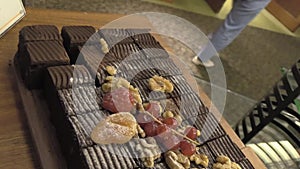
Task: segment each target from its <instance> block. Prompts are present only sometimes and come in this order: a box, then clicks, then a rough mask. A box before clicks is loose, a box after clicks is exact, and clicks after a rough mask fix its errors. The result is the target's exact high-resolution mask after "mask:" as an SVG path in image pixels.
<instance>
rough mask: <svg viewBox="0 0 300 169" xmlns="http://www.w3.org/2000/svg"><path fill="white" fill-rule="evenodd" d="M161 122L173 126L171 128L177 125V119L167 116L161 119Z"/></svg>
mask: <svg viewBox="0 0 300 169" xmlns="http://www.w3.org/2000/svg"><path fill="white" fill-rule="evenodd" d="M163 123H165V124H166V125H167V126H168V127H170V128H173V129H174V128H176V127H177V126H178V122H177V120H176V119H175V118H173V117H167V118H165V119H163Z"/></svg>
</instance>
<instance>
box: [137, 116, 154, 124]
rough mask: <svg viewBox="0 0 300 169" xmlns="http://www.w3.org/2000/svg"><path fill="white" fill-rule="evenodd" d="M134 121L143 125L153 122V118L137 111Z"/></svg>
mask: <svg viewBox="0 0 300 169" xmlns="http://www.w3.org/2000/svg"><path fill="white" fill-rule="evenodd" d="M136 121H137V122H138V123H139V125H140V126H141V127H144V126H145V125H146V124H147V123H150V122H153V118H152V117H151V116H149V115H148V114H146V113H139V114H138V115H137V116H136Z"/></svg>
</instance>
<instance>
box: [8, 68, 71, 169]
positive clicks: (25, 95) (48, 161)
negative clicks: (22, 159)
mask: <svg viewBox="0 0 300 169" xmlns="http://www.w3.org/2000/svg"><path fill="white" fill-rule="evenodd" d="M12 69H13V73H14V75H15V79H16V83H17V85H18V89H19V94H20V96H21V99H22V103H23V107H24V109H25V114H26V118H27V121H28V125H29V128H30V132H31V135H32V138H33V141H34V145H35V149H36V151H37V152H38V156H39V160H40V163H41V167H42V168H43V169H66V168H67V167H66V164H65V161H64V160H63V159H64V157H63V156H62V153H61V150H60V147H59V143H58V140H57V137H56V134H55V128H54V126H53V125H52V124H51V122H50V120H49V119H50V118H49V116H50V112H49V109H48V105H47V103H46V102H45V99H44V96H43V93H42V91H40V90H28V89H27V88H26V87H25V85H24V83H23V81H22V79H21V75H20V72H19V71H18V69H17V65H16V64H15V63H12Z"/></svg>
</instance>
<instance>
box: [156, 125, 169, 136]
mask: <svg viewBox="0 0 300 169" xmlns="http://www.w3.org/2000/svg"><path fill="white" fill-rule="evenodd" d="M167 130H168V127H167V125H165V124H159V125H158V126H157V128H156V134H157V135H158V134H161V133H164V132H166V131H167Z"/></svg>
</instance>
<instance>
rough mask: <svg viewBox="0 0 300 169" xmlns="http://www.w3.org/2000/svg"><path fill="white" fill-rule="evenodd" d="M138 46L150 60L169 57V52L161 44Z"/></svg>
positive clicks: (146, 43)
mask: <svg viewBox="0 0 300 169" xmlns="http://www.w3.org/2000/svg"><path fill="white" fill-rule="evenodd" d="M137 45H138V47H139V48H140V49H141V50H142V51H143V53H144V54H145V55H146V56H147V58H149V59H155V58H168V57H169V54H168V52H167V51H166V50H165V49H164V48H163V47H162V46H161V45H160V44H159V43H154V44H151V43H148V42H142V43H137Z"/></svg>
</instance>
